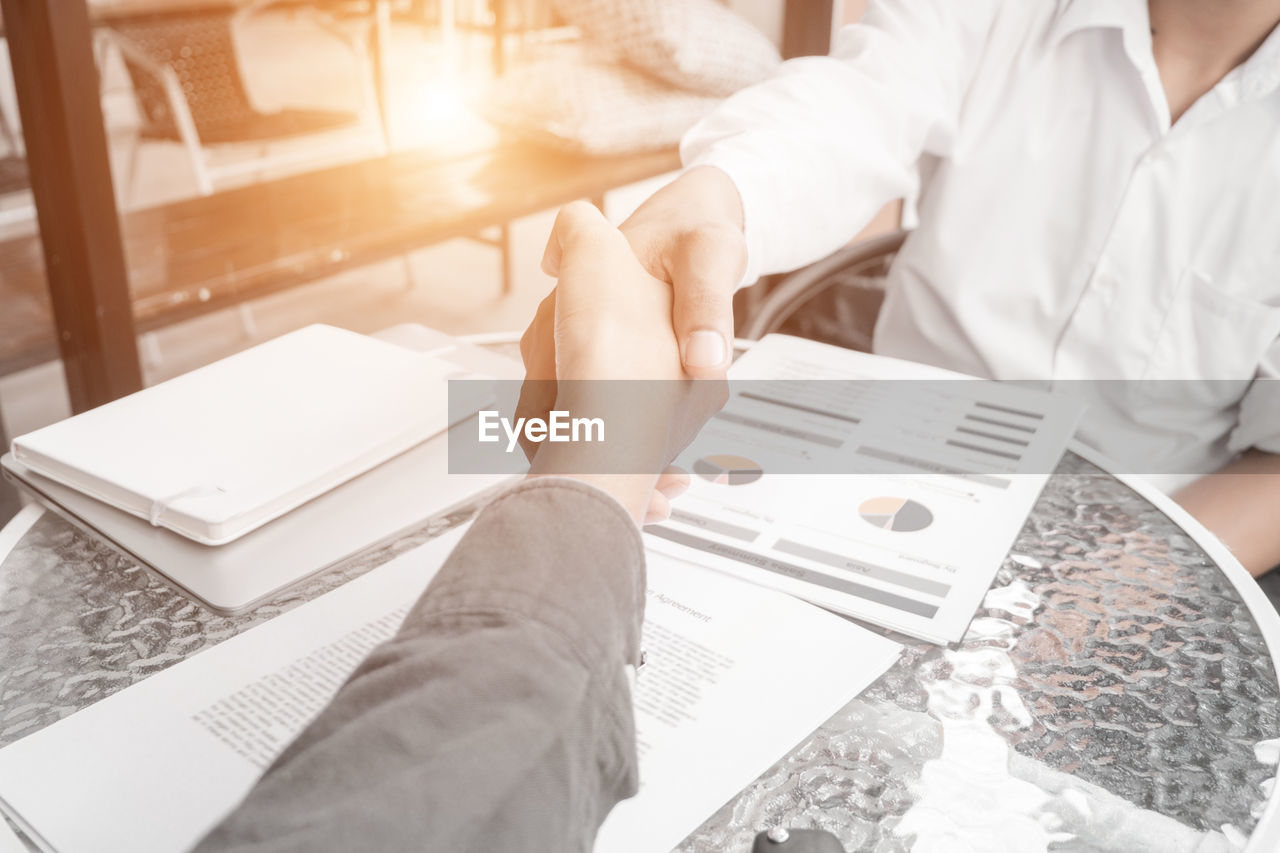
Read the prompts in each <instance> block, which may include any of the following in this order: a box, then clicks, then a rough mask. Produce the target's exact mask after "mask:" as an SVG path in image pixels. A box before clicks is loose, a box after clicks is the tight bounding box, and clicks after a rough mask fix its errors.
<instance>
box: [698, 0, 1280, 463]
mask: <svg viewBox="0 0 1280 853" xmlns="http://www.w3.org/2000/svg"><path fill="white" fill-rule="evenodd" d="M682 153H683V157H684V160H685V163H686V165H690V166H692V165H704V164H707V165H713V166H717V167H719V168H721V169H723V170H724V171H725V172H726V173H728V175H729V176H730V177H731V178H732V179H733V181H734V183H735V184H736V185H737V187H738V190H739V192H740V193H741V195H742V202H743V207H744V213H745V227H746V236H747V243H748V246H749V259H750V262H749V269H748V275H747V278H746V280H747V281H753V280H754V279H755V277H757V276H758V275H761V274H765V273H770V272H778V271H784V270H790V269H795V268H797V267H800V266H803V265H804V264H807V263H810V262H812V261H815V260H817V259H819V258H821V257H823V256H825V255H827V254H830V253H831V252H832V251H834V250H836V249H837V248H839V247H840V246H842V245H844V244H845V243H846V242H847V241H848V240H849V239H850V238H851V237H852V236H853V235H854V234H855V233H856V232H857V231H858V230H859V229H860V228H861V227H862V226H863V225H864V224H866V223H867V222H868V221H869V220H870V218H871V217H872V215H873V214H874V213H875V212H876V211H877V210H878V209H879V208H880V207H881V206H882V205H883V204H884V203H886V202H888V201H890V200H893V199H896V198H900V197H911V196H915V197H916V198H917V204H918V212H919V226H918V227H917V228H916V229H915V231H914V232H913V233H912V235H911V237H910V238H909V239H908V240H907V243H906V245H905V246H904V247H903V248H902V251H901V252H900V253H899V254H898V257H897V260H896V262H895V263H894V265H893V269H892V271H891V272H890V275H889V281H888V295H887V297H886V300H885V303H884V307H883V309H882V311H881V314H880V317H879V321H878V324H877V326H876V334H875V350H876V352H880V353H884V354H886V355H892V356H897V357H899V358H907V359H911V360H914V361H919V362H925V363H929V364H935V365H939V366H943V367H947V368H951V369H953V370H958V371H962V372H965V373H970V374H973V375H977V376H988V377H995V378H999V379H1038V380H1054V381H1055V382H1056V381H1057V380H1070V379H1085V380H1099V379H1125V380H1156V379H1159V380H1164V379H1188V380H1205V379H1212V380H1227V381H1221V382H1178V383H1167V382H1159V383H1157V382H1146V383H1144V382H1125V383H1118V382H1112V383H1105V382H1089V383H1061V382H1058V383H1057V384H1058V385H1059V386H1060V387H1064V386H1067V387H1070V388H1073V389H1075V390H1077V391H1079V392H1081V393H1083V394H1085V395H1086V397H1087V399H1088V401H1089V404H1090V410H1089V414H1088V415H1087V416H1086V422H1085V424H1084V426H1083V427H1082V430H1081V437H1082V438H1083V439H1084V440H1085V441H1087V442H1089V443H1091V444H1093V445H1095V446H1097V447H1099V448H1100V449H1101V450H1103V451H1104V452H1109V453H1110V454H1111V455H1112V456H1113V457H1118V458H1120V460H1121V462H1122V464H1124V465H1126V466H1127V470H1129V471H1132V472H1140V473H1159V474H1164V475H1177V476H1175V477H1174V478H1173V479H1170V478H1167V477H1166V478H1164V480H1163V481H1164V483H1165V484H1166V485H1171V484H1173V483H1174V482H1178V481H1185V480H1186V479H1188V478H1189V477H1191V476H1194V475H1196V474H1198V473H1203V472H1206V471H1211V470H1214V469H1216V468H1218V467H1220V466H1221V465H1222V464H1224V463H1225V462H1226V461H1228V460H1229V459H1230V458H1231V456H1232V455H1233V454H1234V453H1237V452H1239V451H1240V450H1242V449H1245V448H1248V447H1258V448H1261V449H1265V450H1268V451H1271V452H1280V382H1276V381H1254V380H1255V377H1262V378H1274V377H1277V376H1280V30H1277V31H1276V32H1273V33H1272V34H1271V35H1270V37H1269V38H1268V39H1267V40H1266V41H1265V43H1264V44H1263V45H1262V46H1261V47H1260V48H1259V49H1258V50H1257V51H1256V52H1255V53H1254V54H1253V56H1251V57H1250V58H1249V59H1248V60H1247V61H1246V62H1245V63H1244V64H1242V65H1241V66H1240V67H1238V68H1236V69H1235V70H1234V71H1232V72H1231V73H1230V74H1228V75H1227V76H1226V77H1225V78H1224V79H1223V80H1222V81H1221V82H1220V83H1219V84H1218V85H1217V86H1215V87H1214V88H1213V90H1212V91H1210V92H1208V93H1207V94H1205V95H1204V96H1203V97H1202V98H1200V99H1199V100H1198V101H1197V102H1196V103H1195V104H1194V105H1193V106H1192V107H1191V108H1190V109H1189V110H1187V112H1186V113H1185V114H1184V115H1183V116H1182V117H1181V118H1179V120H1178V121H1177V123H1176V124H1172V123H1171V121H1170V110H1169V105H1168V102H1167V100H1166V98H1165V94H1164V90H1163V88H1162V85H1161V81H1160V77H1159V73H1158V71H1157V67H1156V64H1155V59H1154V57H1153V54H1152V42H1151V34H1150V23H1149V19H1148V14H1147V3H1146V2H1145V0H1061V2H1054V0H1008V2H1001V0H969V1H968V2H957V0H879V2H875V3H872V5H871V9H870V11H869V12H868V14H867V16H866V18H865V19H864V20H863V21H862V22H861V23H858V24H855V25H853V26H850V27H846V28H845V29H844V30H843V31H842V32H841V34H840V38H839V43H838V46H837V48H836V50H835V51H834V52H833V54H832V56H830V57H809V58H804V59H797V60H793V61H791V62H788V63H786V64H785V65H784V66H783V68H782V70H781V72H780V73H779V74H778V75H777V76H776V77H775V78H773V79H771V80H769V81H767V82H765V83H763V84H761V85H758V86H754V87H752V88H750V89H747V90H745V91H743V92H741V93H739V94H738V95H735V96H734V97H732V98H730V99H729V100H728V101H727V102H726V103H725V104H724V105H723V106H722V107H721V108H719V109H718V110H717V111H716V112H714V113H713V114H712V115H711V116H710V117H708V118H707V119H706V120H704V121H703V122H701V123H700V124H699V125H697V126H696V127H695V128H693V130H691V131H690V132H689V134H688V135H687V136H686V137H685V140H684V143H683V146H682Z"/></svg>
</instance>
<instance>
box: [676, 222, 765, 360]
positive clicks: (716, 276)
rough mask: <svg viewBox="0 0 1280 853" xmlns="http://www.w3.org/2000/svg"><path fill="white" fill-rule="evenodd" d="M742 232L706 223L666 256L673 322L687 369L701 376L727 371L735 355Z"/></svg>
mask: <svg viewBox="0 0 1280 853" xmlns="http://www.w3.org/2000/svg"><path fill="white" fill-rule="evenodd" d="M746 261H747V250H746V244H745V242H744V241H743V237H742V234H741V232H739V231H737V230H735V229H733V228H727V227H726V228H720V227H706V228H700V229H698V230H696V231H693V232H690V233H689V234H686V235H685V236H684V237H682V238H681V239H680V240H679V241H678V243H677V244H676V245H675V246H674V247H673V249H672V250H671V252H670V253H669V256H668V257H667V258H666V267H667V274H668V275H669V276H670V279H671V286H672V291H673V293H672V297H673V299H674V302H673V306H672V314H671V322H672V326H673V327H674V329H675V333H676V339H677V340H678V341H679V342H680V359H681V361H682V362H683V363H684V369H685V373H687V374H688V375H689V376H691V377H693V378H695V379H705V378H711V377H718V376H722V375H724V372H725V370H727V369H728V367H729V362H730V361H731V359H732V354H733V293H734V291H735V290H736V288H737V285H738V281H739V279H740V278H741V277H742V272H743V269H744V268H745V267H746Z"/></svg>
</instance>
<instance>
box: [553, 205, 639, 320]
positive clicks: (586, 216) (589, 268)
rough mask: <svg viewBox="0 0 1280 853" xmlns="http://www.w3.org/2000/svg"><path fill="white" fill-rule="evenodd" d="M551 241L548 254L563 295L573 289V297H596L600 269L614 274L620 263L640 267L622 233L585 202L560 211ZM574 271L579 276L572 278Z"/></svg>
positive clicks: (568, 206) (597, 210)
mask: <svg viewBox="0 0 1280 853" xmlns="http://www.w3.org/2000/svg"><path fill="white" fill-rule="evenodd" d="M551 239H552V241H554V242H555V244H556V249H555V251H554V252H550V253H549V254H550V255H551V256H552V257H554V259H555V266H556V272H557V274H558V275H559V282H558V283H557V287H559V288H560V291H561V293H562V294H564V293H565V291H566V288H571V289H573V290H575V291H576V292H575V293H573V294H572V295H573V297H574V298H582V297H590V296H591V295H593V294H598V293H599V291H600V290H601V288H600V286H599V284H600V282H599V279H600V275H601V271H602V270H615V271H616V270H617V269H618V265H619V264H626V263H630V264H634V265H635V267H636V269H640V268H641V267H640V262H639V261H638V260H637V259H636V258H635V256H634V254H633V253H632V251H631V245H630V244H629V243H628V242H627V239H626V237H624V236H622V232H621V231H619V230H618V229H617V228H615V227H614V226H613V225H612V224H610V222H609V220H607V219H605V218H604V214H603V213H601V212H600V210H599V209H598V208H597V207H596V206H595V205H593V204H589V203H587V202H585V201H575V202H571V203H569V204H566V205H565V206H564V207H562V208H560V212H559V213H558V214H557V215H556V224H555V227H554V228H553V229H552V232H551ZM575 270H576V271H578V272H581V273H582V274H581V275H572V273H573V272H574V271H575Z"/></svg>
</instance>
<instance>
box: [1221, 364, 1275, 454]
mask: <svg viewBox="0 0 1280 853" xmlns="http://www.w3.org/2000/svg"><path fill="white" fill-rule="evenodd" d="M1229 447H1230V449H1231V450H1232V451H1233V452H1235V453H1240V452H1242V451H1245V450H1248V449H1250V448H1254V447H1256V448H1257V449H1258V450H1263V451H1266V452H1267V453H1280V340H1277V341H1276V342H1275V343H1273V344H1272V345H1271V348H1270V349H1268V350H1267V352H1266V354H1265V355H1264V356H1263V357H1262V361H1261V362H1260V363H1259V365H1258V372H1257V375H1256V376H1255V378H1254V380H1253V383H1252V384H1251V385H1250V386H1249V390H1248V391H1246V392H1245V395H1244V398H1243V399H1242V400H1241V401H1240V415H1239V420H1238V422H1237V424H1236V428H1235V430H1234V431H1233V432H1232V433H1231V438H1230V442H1229Z"/></svg>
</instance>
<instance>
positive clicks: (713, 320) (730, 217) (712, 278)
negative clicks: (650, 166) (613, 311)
mask: <svg viewBox="0 0 1280 853" xmlns="http://www.w3.org/2000/svg"><path fill="white" fill-rule="evenodd" d="M742 225H743V222H742V201H741V199H740V198H739V197H738V190H737V188H736V187H734V185H733V182H732V181H730V180H729V177H728V175H726V174H725V173H724V172H721V171H720V170H719V169H714V168H710V167H703V168H698V169H692V170H690V171H689V172H686V173H685V174H683V175H681V176H680V177H679V178H677V179H676V180H675V181H673V182H672V183H670V184H668V185H667V186H665V187H663V188H662V189H661V190H659V191H658V192H656V193H655V194H654V195H653V196H652V197H651V198H650V199H649V200H648V201H646V202H645V203H644V204H643V205H641V206H640V208H639V209H638V210H636V212H635V213H634V214H632V216H631V217H630V218H629V219H628V220H627V221H626V222H624V223H623V224H622V227H621V231H622V233H623V234H624V235H626V240H627V242H628V243H629V244H630V246H631V249H632V251H633V252H634V253H635V256H636V258H637V259H638V260H639V263H640V265H641V267H642V268H643V269H644V270H645V271H646V272H648V274H649V276H650V277H651V278H654V279H657V280H659V281H663V282H666V283H667V284H668V285H670V287H671V293H672V300H671V302H670V304H669V307H668V308H667V309H666V313H665V317H664V319H665V320H666V321H667V322H668V323H669V324H670V326H671V328H672V329H673V330H674V335H675V340H676V341H677V342H678V346H679V356H680V360H681V362H682V364H683V365H684V369H685V372H686V373H687V374H688V375H689V376H691V377H694V378H716V377H721V376H723V375H724V371H725V370H726V369H728V367H729V363H730V361H731V356H732V352H733V293H734V290H735V289H736V288H737V285H738V280H739V279H740V278H741V277H742V272H743V269H744V268H745V266H746V262H747V249H746V242H745V241H744V238H743V236H742ZM571 251H572V247H571V246H568V245H566V244H565V242H564V241H563V240H562V239H560V237H558V236H557V234H552V236H551V239H550V240H549V241H548V243H547V250H546V254H545V255H544V256H543V259H542V268H543V270H545V271H546V273H547V274H548V275H552V276H557V277H559V276H560V275H561V268H562V266H563V264H564V263H565V259H566V256H567V255H568V254H569V253H570V252H571ZM608 293H609V298H613V297H617V296H620V295H621V291H620V290H618V289H616V288H613V289H610V290H609V291H608ZM556 301H557V291H552V293H551V295H550V296H548V297H547V298H546V299H545V300H543V302H542V305H541V306H539V308H538V313H537V315H536V316H535V317H534V320H533V322H532V323H531V324H530V325H529V328H528V330H527V331H526V332H525V334H524V338H523V339H522V340H521V342H520V347H521V352H522V354H523V355H524V363H525V369H526V371H527V372H528V374H529V375H530V376H532V377H535V378H550V377H552V376H554V374H555V364H556V336H555V334H554V329H555V319H556V316H557V312H556Z"/></svg>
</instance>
